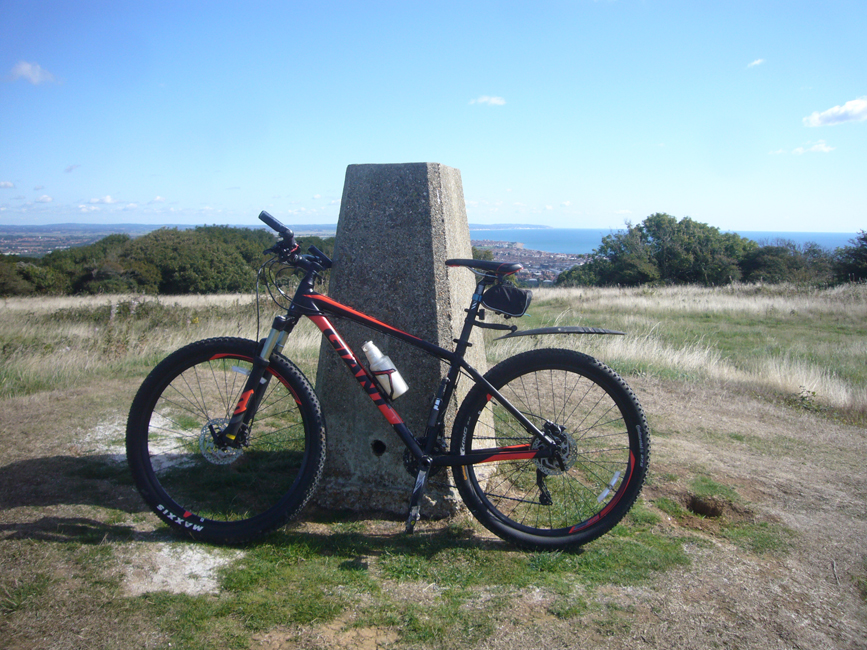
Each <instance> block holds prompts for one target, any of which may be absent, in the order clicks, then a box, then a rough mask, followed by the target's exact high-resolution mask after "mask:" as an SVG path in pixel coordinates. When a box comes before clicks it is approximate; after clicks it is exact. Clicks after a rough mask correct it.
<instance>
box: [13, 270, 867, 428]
mask: <svg viewBox="0 0 867 650" xmlns="http://www.w3.org/2000/svg"><path fill="white" fill-rule="evenodd" d="M273 313H274V309H273V308H272V305H271V303H269V302H263V309H262V319H261V326H262V328H263V330H264V329H267V327H268V326H269V323H270V320H271V317H272V315H273ZM531 313H532V314H533V315H534V316H533V318H535V322H534V321H532V320H530V321H528V320H527V319H525V322H523V323H520V324H521V326H522V329H527V328H529V327H533V326H535V325H536V324H537V323H538V324H540V325H557V324H590V325H596V326H605V327H609V328H612V329H621V330H623V331H626V332H627V333H628V334H627V335H626V336H622V337H621V336H561V337H524V338H516V339H508V340H505V341H496V342H495V341H494V340H493V339H494V338H495V337H496V336H497V335H496V334H495V333H492V332H490V331H488V332H486V336H487V341H488V359H489V362H490V363H492V364H493V363H496V362H497V361H499V360H501V359H504V358H506V357H508V356H511V355H513V354H515V353H517V352H520V351H523V350H525V349H529V348H533V347H542V346H561V347H571V348H574V349H578V350H581V351H584V352H587V353H588V354H591V355H593V356H595V357H597V358H599V359H601V360H603V361H605V362H607V363H609V364H610V365H613V366H614V367H615V368H617V369H618V370H620V371H621V372H623V373H624V374H627V375H628V374H633V373H638V374H658V375H662V376H668V377H671V378H674V379H680V380H687V381H716V382H722V383H726V384H736V385H740V386H744V387H747V388H749V389H751V390H758V391H763V392H766V393H769V394H778V395H783V396H790V397H791V396H795V397H798V398H799V399H801V400H802V401H803V400H806V401H808V402H809V403H815V404H818V405H825V406H829V407H833V408H835V409H840V410H842V411H846V412H850V413H855V414H861V416H863V415H864V414H867V381H865V380H864V376H865V375H864V371H863V368H865V367H867V336H864V335H863V333H864V332H865V330H864V326H862V325H860V324H862V323H867V285H863V284H861V285H844V286H840V287H835V288H829V289H810V288H801V287H794V286H787V285H777V286H755V285H731V286H726V287H716V288H703V287H664V288H653V289H646V288H575V289H539V290H536V291H535V292H534V303H533V306H532V307H531ZM511 322H516V321H511ZM770 326H773V327H774V328H777V330H778V333H777V334H775V337H779V338H780V341H781V342H780V343H778V344H777V345H776V346H759V345H757V344H756V343H755V342H754V341H753V340H752V339H750V338H749V336H751V335H752V334H750V331H751V330H758V331H763V330H762V328H764V327H770ZM859 328H860V329H859ZM811 332H816V333H818V334H821V336H819V335H816V336H813V335H811ZM260 335H262V334H260ZM213 336H241V337H245V338H255V336H256V310H255V305H254V301H253V297H252V296H251V295H249V294H243V295H241V294H234V295H217V296H177V297H174V296H173V297H160V298H154V297H143V296H94V297H58V298H15V299H7V300H3V301H2V302H0V350H2V353H3V354H2V358H0V395H13V394H18V393H22V392H24V393H27V392H34V391H38V390H43V389H46V388H50V387H63V386H68V385H74V384H75V383H76V382H77V381H79V380H80V378H81V377H83V376H86V375H89V374H99V373H104V372H108V373H113V374H116V373H129V374H131V375H141V374H143V373H144V372H146V370H147V368H148V367H150V366H152V365H153V364H155V363H156V362H157V361H158V360H159V358H161V357H162V356H164V355H165V354H167V353H168V352H170V351H171V350H173V349H176V348H178V347H181V346H182V345H184V344H186V343H189V342H191V341H194V340H198V339H202V338H208V337H213ZM723 340H724V341H725V346H724V345H723ZM318 349H319V332H318V330H317V329H316V328H315V327H313V326H312V325H311V324H310V323H309V322H307V321H305V322H304V323H302V325H301V326H299V328H298V329H296V331H295V332H294V333H293V335H292V337H291V338H290V341H289V344H288V345H287V349H286V353H287V356H290V357H291V358H293V359H294V360H295V361H296V362H298V363H299V364H301V365H302V367H305V366H306V369H307V370H308V371H310V372H311V373H312V372H314V371H315V363H316V358H317V354H318ZM859 368H861V369H862V370H859Z"/></svg>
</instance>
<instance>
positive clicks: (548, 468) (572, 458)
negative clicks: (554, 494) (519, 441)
mask: <svg viewBox="0 0 867 650" xmlns="http://www.w3.org/2000/svg"><path fill="white" fill-rule="evenodd" d="M544 429H545V433H547V434H548V435H549V436H551V437H552V438H553V439H554V441H555V442H556V443H557V446H556V449H555V454H554V455H553V456H552V457H551V458H534V459H533V462H534V463H536V468H537V469H538V470H539V471H540V472H542V473H543V474H545V475H547V476H553V475H557V474H562V473H563V472H567V471H569V470H570V469H571V468H572V466H573V465H575V462H576V460H577V455H578V454H577V453H576V447H575V439H574V438H573V437H572V434H571V433H569V432H568V431H566V427H561V426H559V425H557V424H554V423H553V422H546V423H545V427H544ZM543 446H545V442H544V441H542V440H540V439H539V438H536V439H535V440H533V443H532V444H531V445H530V449H533V450H536V449H542V448H543ZM558 455H559V458H558ZM561 463H562V465H561Z"/></svg>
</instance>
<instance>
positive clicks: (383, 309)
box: [316, 163, 485, 516]
mask: <svg viewBox="0 0 867 650" xmlns="http://www.w3.org/2000/svg"><path fill="white" fill-rule="evenodd" d="M461 257H463V258H469V257H472V247H471V245H470V231H469V226H468V224H467V216H466V208H465V206H464V195H463V187H462V184H461V176H460V171H459V170H457V169H453V168H450V167H446V166H444V165H440V164H437V163H411V164H395V165H350V166H349V167H348V168H347V170H346V181H345V184H344V188H343V202H342V204H341V207H340V218H339V221H338V224H337V239H336V242H335V248H334V268H333V269H332V271H331V283H330V286H329V295H330V296H331V297H333V298H335V299H336V300H338V301H340V302H342V303H344V304H347V305H350V306H351V307H354V308H356V309H359V310H360V311H363V312H364V313H366V314H368V315H370V316H372V317H374V318H376V319H377V320H380V321H383V322H385V323H388V324H390V325H392V326H394V327H397V328H399V329H401V330H403V331H405V332H409V333H410V334H413V335H415V336H418V337H420V338H424V339H426V340H428V341H431V342H433V343H436V344H437V345H439V346H440V347H444V348H447V349H452V348H453V346H454V343H453V339H455V338H457V337H458V336H459V335H460V330H461V327H462V325H463V318H464V316H465V314H464V309H465V308H466V307H468V306H469V302H470V297H471V296H472V293H473V289H474V288H475V282H474V277H473V275H472V274H471V273H470V272H469V271H468V270H466V269H462V268H454V269H450V268H447V267H446V266H445V260H446V259H449V258H461ZM336 326H337V329H339V330H340V332H341V334H342V335H343V337H344V339H345V340H346V342H347V343H348V345H349V346H350V347H351V348H352V350H353V351H354V352H355V354H356V356H357V358H358V359H359V361H364V362H365V365H366V360H365V359H364V353H363V352H362V351H361V346H362V344H363V343H364V342H365V341H367V340H373V342H374V343H376V345H377V346H378V347H379V348H380V350H382V352H383V354H387V355H388V356H390V357H391V359H392V361H394V363H395V366H397V369H398V370H399V371H400V373H401V375H402V376H403V378H404V379H405V380H406V382H407V383H408V384H409V387H410V389H409V392H407V393H406V394H405V395H403V396H401V397H400V398H398V399H397V400H395V402H394V406H395V408H396V409H397V411H398V413H400V415H401V417H402V418H403V419H404V421H405V422H406V423H407V426H409V428H410V430H411V431H412V432H413V433H414V434H415V435H416V436H417V437H421V436H422V435H423V434H424V428H425V424H426V421H427V414H428V411H429V408H430V404H431V401H432V397H433V394H434V392H435V391H436V389H437V387H438V385H439V382H440V380H441V378H442V377H443V376H444V375H445V370H446V369H445V366H444V365H443V364H442V363H441V362H440V361H439V360H438V359H435V358H433V357H429V356H427V355H426V354H424V353H422V352H420V351H418V350H416V349H415V348H412V347H411V346H409V345H407V344H405V343H402V342H400V341H397V340H396V339H391V338H389V337H386V336H383V335H381V334H377V333H376V332H373V331H372V330H369V329H366V328H364V327H361V326H357V325H355V324H353V323H350V322H347V321H338V322H337V323H336ZM472 342H473V346H472V347H471V348H470V350H469V353H468V361H469V362H470V363H471V364H472V365H473V366H474V367H476V368H477V369H479V370H481V371H483V372H484V370H485V351H484V342H483V340H482V337H481V334H480V333H479V332H475V333H474V338H473V340H472ZM469 387H470V385H469V382H467V381H466V379H465V380H464V381H463V383H462V385H460V384H459V386H458V391H457V395H456V397H457V400H453V404H452V407H451V409H450V411H449V412H448V414H447V420H446V430H445V436H446V438H447V439H448V437H449V436H450V433H451V426H452V422H453V418H454V415H455V412H456V406H455V405H456V404H459V403H460V401H459V400H460V399H461V398H462V397H463V395H464V394H465V392H466V390H468V389H469ZM316 391H317V393H318V394H319V397H320V399H321V401H322V406H323V410H324V412H325V417H326V424H327V427H328V459H327V462H326V471H325V477H324V481H323V486H322V489H321V490H320V497H319V503H320V505H322V506H324V507H329V508H347V509H352V510H363V511H372V510H376V511H385V512H390V513H394V514H405V513H406V511H407V507H408V503H409V496H410V492H411V490H412V485H413V479H412V477H410V475H409V474H408V473H407V472H406V470H405V469H404V464H403V457H404V449H405V447H404V445H403V443H402V442H401V441H400V439H399V438H398V437H397V435H396V434H395V433H394V431H393V430H392V428H391V425H389V424H388V423H387V422H386V421H385V419H384V418H383V416H382V414H381V413H380V412H379V410H378V409H376V408H375V407H374V405H373V404H372V403H371V401H370V399H369V398H368V397H367V395H366V394H365V393H364V392H363V391H362V390H361V389H360V388H359V387H358V385H357V383H356V381H355V379H354V378H353V377H352V376H351V375H350V373H349V371H348V370H347V368H346V366H345V364H344V363H343V361H342V360H341V359H340V358H338V357H337V355H335V354H334V351H333V350H332V349H331V347H330V345H328V343H327V342H324V341H323V346H322V349H321V350H320V355H319V370H318V373H317V381H316ZM449 483H450V481H449V480H448V473H447V471H445V470H443V471H441V472H440V474H438V475H437V476H436V477H434V478H433V479H432V480H431V481H430V483H429V489H428V499H426V501H425V502H424V503H423V504H422V513H423V514H424V515H428V516H446V515H448V514H450V513H452V512H454V511H455V509H456V508H457V504H458V501H457V497H456V494H455V493H454V491H453V489H452V488H450V487H449Z"/></svg>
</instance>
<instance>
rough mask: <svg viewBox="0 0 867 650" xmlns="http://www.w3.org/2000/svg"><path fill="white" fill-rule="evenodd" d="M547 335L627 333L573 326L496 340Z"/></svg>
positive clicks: (523, 332) (527, 331)
mask: <svg viewBox="0 0 867 650" xmlns="http://www.w3.org/2000/svg"><path fill="white" fill-rule="evenodd" d="M545 334H616V335H618V336H623V335H624V334H626V332H618V331H616V330H606V329H602V328H600V327H581V326H578V325H573V326H570V327H541V328H539V329H535V330H520V331H517V332H511V333H509V334H506V335H505V336H499V337H497V338H496V339H494V340H495V341H499V340H500V339H511V338H515V337H516V336H540V335H545Z"/></svg>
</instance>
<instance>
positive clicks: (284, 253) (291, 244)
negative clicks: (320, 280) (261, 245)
mask: <svg viewBox="0 0 867 650" xmlns="http://www.w3.org/2000/svg"><path fill="white" fill-rule="evenodd" d="M259 220H260V221H262V222H264V223H265V224H267V225H268V227H270V228H272V229H273V230H276V231H277V233H279V234H280V236H281V237H283V240H282V241H278V242H277V244H276V245H275V246H274V247H273V248H269V249H268V250H266V251H265V252H266V253H276V254H277V255H278V256H279V257H280V259H281V260H283V261H287V262H290V263H293V264H297V263H298V262H299V261H303V258H312V261H313V262H315V263H316V264H318V265H319V266H321V267H322V268H323V269H330V268H331V267H332V265H333V262H332V261H331V259H330V258H329V257H328V256H327V255H326V254H325V253H323V252H322V251H321V250H319V249H318V248H316V246H311V247H310V253H311V255H309V256H307V255H301V256H299V255H298V254H297V253H298V248H299V247H298V244H296V243H295V233H293V232H292V231H291V230H290V229H289V228H287V227H286V226H284V225H283V224H282V223H280V222H279V221H277V220H276V219H275V218H274V217H272V216H271V215H270V214H268V213H267V212H265V211H264V210H262V212H260V213H259Z"/></svg>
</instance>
